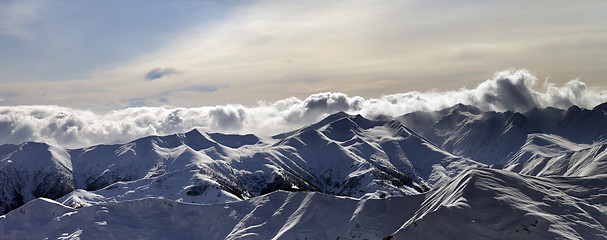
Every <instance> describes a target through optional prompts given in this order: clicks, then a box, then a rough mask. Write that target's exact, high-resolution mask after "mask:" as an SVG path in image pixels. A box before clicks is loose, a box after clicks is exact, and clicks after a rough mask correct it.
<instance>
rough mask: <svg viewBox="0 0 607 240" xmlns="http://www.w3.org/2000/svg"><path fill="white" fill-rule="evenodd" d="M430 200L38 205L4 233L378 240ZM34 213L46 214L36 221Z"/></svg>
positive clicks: (287, 198) (293, 197)
mask: <svg viewBox="0 0 607 240" xmlns="http://www.w3.org/2000/svg"><path fill="white" fill-rule="evenodd" d="M422 199H423V198H422V197H420V196H407V197H400V198H387V199H368V200H362V201H361V200H356V199H351V198H340V197H335V196H330V195H326V194H321V193H314V192H291V193H289V192H284V191H278V192H274V193H271V194H267V195H264V196H260V197H256V198H252V199H249V200H245V201H240V202H233V203H227V204H212V205H199V204H187V203H179V202H174V201H171V200H166V199H158V198H145V199H138V200H131V201H122V202H117V203H107V204H96V205H93V206H87V207H82V208H78V209H72V208H68V207H65V206H62V205H60V204H59V203H57V202H54V201H52V200H46V201H45V200H35V201H32V202H29V203H28V204H26V205H24V206H22V207H21V208H19V209H17V210H16V211H12V212H10V213H9V214H7V215H6V216H5V218H0V233H3V236H4V237H7V238H9V239H20V238H21V239H23V238H29V239H32V238H34V239H35V238H44V237H48V238H60V237H68V238H66V239H75V236H74V235H78V237H79V238H81V239H142V238H144V239H149V238H153V239H199V238H204V239H304V238H308V239H336V238H337V237H340V239H354V238H356V239H365V238H367V239H377V238H381V237H383V236H387V235H389V234H390V233H391V232H392V231H394V230H396V229H398V227H399V226H400V225H402V224H403V223H404V220H405V219H406V217H407V216H411V215H412V214H413V213H414V210H415V206H417V205H419V203H420V202H421V200H422ZM21 212H25V213H26V214H21ZM30 212H36V213H37V214H38V215H37V216H36V218H35V222H34V219H33V217H32V216H30V215H29V213H30ZM377 219H383V221H377ZM75 233H77V234H75ZM69 236H71V237H72V238H69Z"/></svg>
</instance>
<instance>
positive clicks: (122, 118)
mask: <svg viewBox="0 0 607 240" xmlns="http://www.w3.org/2000/svg"><path fill="white" fill-rule="evenodd" d="M535 84H537V78H536V77H535V76H533V75H532V74H530V73H529V72H527V71H525V70H517V71H504V72H498V73H496V74H495V76H494V77H493V78H492V79H489V80H486V81H484V82H482V83H480V84H479V85H478V86H476V87H475V88H471V89H466V88H462V89H460V90H456V91H446V92H407V93H400V94H392V95H386V96H383V97H381V98H375V99H373V98H372V99H365V98H363V97H358V96H354V97H352V96H348V95H346V94H343V93H330V92H327V93H318V94H313V95H310V96H308V97H307V98H305V99H303V100H301V99H298V98H295V97H291V98H286V99H282V100H278V101H275V102H269V103H268V102H266V103H263V102H262V103H259V104H257V105H255V106H243V105H238V104H231V105H218V106H207V107H198V108H173V107H132V108H127V109H122V110H115V111H110V112H108V113H105V114H98V113H94V112H92V111H89V110H78V109H73V108H66V107H58V106H12V107H11V106H5V107H0V112H1V113H2V114H0V143H20V142H23V141H46V142H52V143H59V144H62V145H65V146H70V147H82V146H87V145H91V144H98V143H115V142H126V141H130V140H133V139H135V138H138V137H143V136H147V135H151V134H171V133H177V132H186V131H189V130H191V129H193V128H199V129H201V130H204V131H210V132H218V131H221V132H232V133H255V134H259V135H271V134H276V133H280V132H283V131H287V130H292V129H294V128H297V127H301V126H304V125H307V124H311V123H314V122H316V121H318V120H320V119H321V118H323V117H325V116H327V115H329V114H332V113H335V112H337V111H346V112H349V113H352V114H357V113H360V114H363V116H366V117H375V116H378V115H388V116H399V115H402V114H405V113H408V112H412V111H418V110H438V109H442V108H445V107H450V106H452V105H454V104H456V103H465V104H470V105H474V106H477V107H479V108H481V109H482V110H495V111H505V110H514V111H527V110H530V109H532V108H534V107H536V108H544V107H549V106H550V107H557V108H567V107H570V106H572V105H574V104H575V105H578V106H580V107H583V108H593V107H594V106H596V105H598V104H600V103H602V102H606V101H607V90H600V89H595V88H592V87H589V86H587V85H586V84H585V83H583V82H581V81H579V80H572V81H570V82H568V83H567V84H565V85H564V86H561V87H558V86H556V85H554V84H551V83H546V84H545V86H544V87H545V91H537V90H534V86H535ZM161 99H162V98H161ZM146 101H147V100H146V99H132V101H131V102H130V103H131V105H137V104H140V103H146ZM167 101H168V100H167Z"/></svg>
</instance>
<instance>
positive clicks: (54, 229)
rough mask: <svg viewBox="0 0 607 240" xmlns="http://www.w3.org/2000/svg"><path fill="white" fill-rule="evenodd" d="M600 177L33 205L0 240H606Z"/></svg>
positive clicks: (506, 176) (496, 178)
mask: <svg viewBox="0 0 607 240" xmlns="http://www.w3.org/2000/svg"><path fill="white" fill-rule="evenodd" d="M605 181H607V175H599V176H592V177H578V178H563V177H556V178H538V177H525V176H522V175H519V174H516V173H512V172H508V171H504V170H493V169H478V170H470V171H467V172H465V173H464V174H462V175H460V176H459V177H457V178H456V179H455V180H454V181H453V182H451V183H449V184H447V185H445V186H443V187H441V188H439V189H436V190H433V191H430V192H427V193H423V194H419V195H412V196H401V197H391V198H383V199H352V198H346V197H336V196H331V195H327V194H322V193H316V192H285V191H276V192H273V193H270V194H266V195H263V196H259V197H254V198H251V199H247V200H244V201H238V202H232V203H225V204H206V205H198V204H190V203H183V202H175V201H172V200H167V199H159V198H142V199H137V200H130V201H119V202H115V203H100V204H95V205H92V206H87V207H82V208H78V209H74V208H71V207H68V206H65V205H62V204H60V203H59V202H55V201H53V200H50V199H44V198H39V199H36V200H33V201H31V202H29V203H27V204H25V205H24V206H22V207H20V208H18V209H16V210H14V211H11V212H10V213H8V214H6V215H4V216H2V217H0V233H1V234H2V236H3V237H5V238H7V239H24V238H33V239H37V238H47V237H48V238H52V239H487V238H490V239H605V238H607V230H606V229H605V226H606V224H607V220H606V219H607V205H605V202H606V200H607V199H605V196H607V189H606V188H605Z"/></svg>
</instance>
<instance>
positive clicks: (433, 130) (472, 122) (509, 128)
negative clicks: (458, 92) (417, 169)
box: [396, 103, 607, 165]
mask: <svg viewBox="0 0 607 240" xmlns="http://www.w3.org/2000/svg"><path fill="white" fill-rule="evenodd" d="M396 119H397V120H399V121H401V122H402V123H403V124H404V125H405V126H407V127H409V128H411V129H412V130H413V131H415V132H417V133H419V134H420V135H421V136H423V137H425V138H426V139H428V140H430V141H431V142H433V143H435V144H437V145H438V146H440V147H442V148H443V149H445V150H446V151H448V152H450V153H453V154H455V155H459V156H464V157H468V158H470V159H473V160H475V161H478V162H481V163H484V164H489V165H494V164H496V165H506V164H507V163H509V161H510V160H512V158H514V157H515V156H514V155H515V154H516V153H517V151H519V150H521V148H523V147H524V145H525V143H526V142H527V139H528V137H530V135H531V134H549V135H555V136H558V137H561V138H564V139H566V140H567V141H570V142H572V143H574V144H593V143H597V142H601V141H604V140H605V139H607V127H606V126H607V103H603V104H601V105H598V106H596V107H595V108H594V109H592V110H587V109H580V108H578V107H577V106H573V107H571V108H569V109H567V110H563V109H556V108H545V109H532V110H531V111H529V112H526V113H518V112H512V111H507V112H492V111H490V112H483V111H480V110H479V109H478V108H476V107H474V106H468V105H463V104H458V105H455V106H453V107H451V108H447V109H443V110H441V111H436V112H413V113H409V114H406V115H404V116H401V117H398V118H396Z"/></svg>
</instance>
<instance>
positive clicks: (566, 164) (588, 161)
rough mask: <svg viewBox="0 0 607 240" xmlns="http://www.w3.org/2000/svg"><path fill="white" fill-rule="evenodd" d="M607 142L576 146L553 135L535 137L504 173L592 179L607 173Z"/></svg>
mask: <svg viewBox="0 0 607 240" xmlns="http://www.w3.org/2000/svg"><path fill="white" fill-rule="evenodd" d="M606 149H607V143H604V142H603V143H595V144H590V145H588V144H575V143H572V142H570V141H567V140H565V139H563V138H560V137H558V136H554V135H545V134H534V135H531V136H530V137H529V139H528V140H527V143H525V145H524V146H523V148H522V149H521V150H520V151H518V152H517V153H516V154H515V155H514V157H513V158H512V160H511V161H510V163H509V164H507V165H506V168H505V169H506V170H509V171H512V172H518V173H521V174H524V175H531V176H567V177H569V176H571V177H573V176H592V175H597V174H605V173H607V151H605V150H606Z"/></svg>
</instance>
